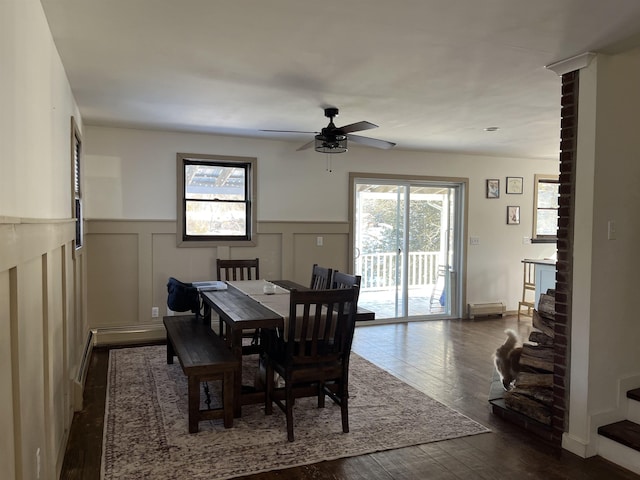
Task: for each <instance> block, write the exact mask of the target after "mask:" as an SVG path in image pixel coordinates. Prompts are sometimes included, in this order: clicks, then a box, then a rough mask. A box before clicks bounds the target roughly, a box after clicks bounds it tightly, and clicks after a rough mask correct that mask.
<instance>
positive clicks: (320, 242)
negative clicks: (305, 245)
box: [316, 237, 324, 247]
mask: <svg viewBox="0 0 640 480" xmlns="http://www.w3.org/2000/svg"><path fill="white" fill-rule="evenodd" d="M316 245H317V246H318V247H321V246H322V245H324V237H316Z"/></svg>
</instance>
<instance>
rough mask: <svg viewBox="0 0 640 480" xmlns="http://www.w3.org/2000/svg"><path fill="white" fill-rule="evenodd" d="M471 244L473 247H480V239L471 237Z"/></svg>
mask: <svg viewBox="0 0 640 480" xmlns="http://www.w3.org/2000/svg"><path fill="white" fill-rule="evenodd" d="M469 243H470V244H471V245H480V237H470V238H469Z"/></svg>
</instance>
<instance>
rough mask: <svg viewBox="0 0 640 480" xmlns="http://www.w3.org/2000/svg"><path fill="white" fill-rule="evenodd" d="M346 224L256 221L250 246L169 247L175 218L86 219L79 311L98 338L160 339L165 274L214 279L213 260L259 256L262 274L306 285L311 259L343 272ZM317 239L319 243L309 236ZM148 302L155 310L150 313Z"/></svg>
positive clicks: (103, 340)
mask: <svg viewBox="0 0 640 480" xmlns="http://www.w3.org/2000/svg"><path fill="white" fill-rule="evenodd" d="M348 234H349V226H348V223H346V222H258V234H257V242H256V246H255V247H226V246H225V247H217V248H210V247H206V248H204V247H203V248H197V247H195V248H194V247H189V248H185V247H177V246H176V222H175V221H170V220H168V221H164V220H88V221H87V222H86V229H85V235H86V237H85V242H86V252H87V281H88V283H87V284H88V295H87V311H88V318H89V323H90V327H91V328H92V329H96V331H97V341H98V342H99V343H111V342H118V343H121V342H136V341H140V340H149V339H155V338H162V337H164V328H163V326H162V316H163V315H166V314H167V307H166V304H167V303H166V302H167V289H166V284H167V279H168V278H169V277H170V276H173V277H176V278H178V279H180V280H183V281H189V282H191V281H198V280H213V279H215V278H216V270H215V264H216V258H255V257H258V258H260V276H261V277H262V278H267V279H269V278H271V279H279V278H287V279H292V280H295V281H297V282H299V283H302V284H306V283H307V282H308V281H309V279H310V275H311V267H312V265H313V264H314V263H318V264H323V265H330V266H332V267H333V268H337V269H338V270H343V271H347V270H348V268H347V251H348V242H349V235H348ZM319 235H320V236H322V237H323V246H322V247H318V246H317V245H316V237H317V236H319ZM152 307H159V312H160V315H159V317H158V318H152V316H151V309H152Z"/></svg>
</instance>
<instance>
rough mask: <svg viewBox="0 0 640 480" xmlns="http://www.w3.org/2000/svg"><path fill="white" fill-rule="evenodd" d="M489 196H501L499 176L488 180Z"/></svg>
mask: <svg viewBox="0 0 640 480" xmlns="http://www.w3.org/2000/svg"><path fill="white" fill-rule="evenodd" d="M487 198H500V180H498V179H497V178H490V179H488V180H487Z"/></svg>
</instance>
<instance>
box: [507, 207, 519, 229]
mask: <svg viewBox="0 0 640 480" xmlns="http://www.w3.org/2000/svg"><path fill="white" fill-rule="evenodd" d="M507 225H520V207H519V206H513V205H510V206H508V207H507Z"/></svg>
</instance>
